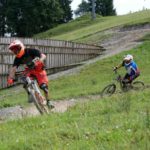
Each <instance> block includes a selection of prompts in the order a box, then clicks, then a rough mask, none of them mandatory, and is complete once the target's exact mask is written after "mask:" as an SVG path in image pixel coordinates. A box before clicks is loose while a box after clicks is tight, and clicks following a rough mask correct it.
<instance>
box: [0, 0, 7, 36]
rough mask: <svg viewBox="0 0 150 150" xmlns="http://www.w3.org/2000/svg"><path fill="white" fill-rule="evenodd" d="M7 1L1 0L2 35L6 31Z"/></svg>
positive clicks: (0, 20)
mask: <svg viewBox="0 0 150 150" xmlns="http://www.w3.org/2000/svg"><path fill="white" fill-rule="evenodd" d="M6 2H7V1H6V0H0V36H4V34H5V33H6V14H5V12H6V10H7V3H6Z"/></svg>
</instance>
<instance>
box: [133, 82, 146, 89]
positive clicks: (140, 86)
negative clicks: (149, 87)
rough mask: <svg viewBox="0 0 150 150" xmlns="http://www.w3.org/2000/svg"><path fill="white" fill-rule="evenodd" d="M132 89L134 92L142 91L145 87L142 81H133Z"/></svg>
mask: <svg viewBox="0 0 150 150" xmlns="http://www.w3.org/2000/svg"><path fill="white" fill-rule="evenodd" d="M132 88H133V89H134V90H143V89H144V88H145V85H144V83H143V82H142V81H135V82H133V83H132Z"/></svg>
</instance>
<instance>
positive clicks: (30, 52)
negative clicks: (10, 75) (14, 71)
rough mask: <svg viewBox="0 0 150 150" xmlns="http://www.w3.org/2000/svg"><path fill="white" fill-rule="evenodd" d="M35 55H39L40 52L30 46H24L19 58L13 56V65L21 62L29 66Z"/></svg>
mask: <svg viewBox="0 0 150 150" xmlns="http://www.w3.org/2000/svg"><path fill="white" fill-rule="evenodd" d="M35 57H39V58H40V57H41V52H40V51H39V50H37V49H32V48H25V53H24V55H23V56H22V57H21V58H17V57H16V58H15V60H14V63H13V66H16V67H18V66H19V65H21V64H25V65H27V66H30V64H31V62H32V60H33V59H34V58H35Z"/></svg>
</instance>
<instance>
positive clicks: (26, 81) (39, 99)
mask: <svg viewBox="0 0 150 150" xmlns="http://www.w3.org/2000/svg"><path fill="white" fill-rule="evenodd" d="M30 70H31V69H29V70H27V71H26V72H24V73H23V74H21V77H20V80H21V81H22V82H20V83H21V84H23V85H24V88H25V90H26V92H27V93H28V94H29V95H31V97H30V98H32V100H31V101H33V102H34V104H35V105H36V107H37V109H38V110H39V111H40V113H41V114H43V113H49V111H48V110H47V108H46V107H45V105H46V99H45V98H44V97H43V96H42V93H41V91H40V89H39V87H38V85H37V83H36V80H35V78H33V79H32V78H30V77H29V76H27V74H28V72H29V71H30Z"/></svg>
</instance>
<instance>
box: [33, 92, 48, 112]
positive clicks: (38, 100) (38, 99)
mask: <svg viewBox="0 0 150 150" xmlns="http://www.w3.org/2000/svg"><path fill="white" fill-rule="evenodd" d="M31 95H32V98H33V102H34V104H35V106H36V108H37V109H38V110H39V112H40V113H41V114H49V110H48V108H47V107H46V104H44V101H46V100H45V99H44V98H43V97H42V96H41V95H40V94H39V93H38V92H36V91H32V92H31ZM45 103H46V102H45Z"/></svg>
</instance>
